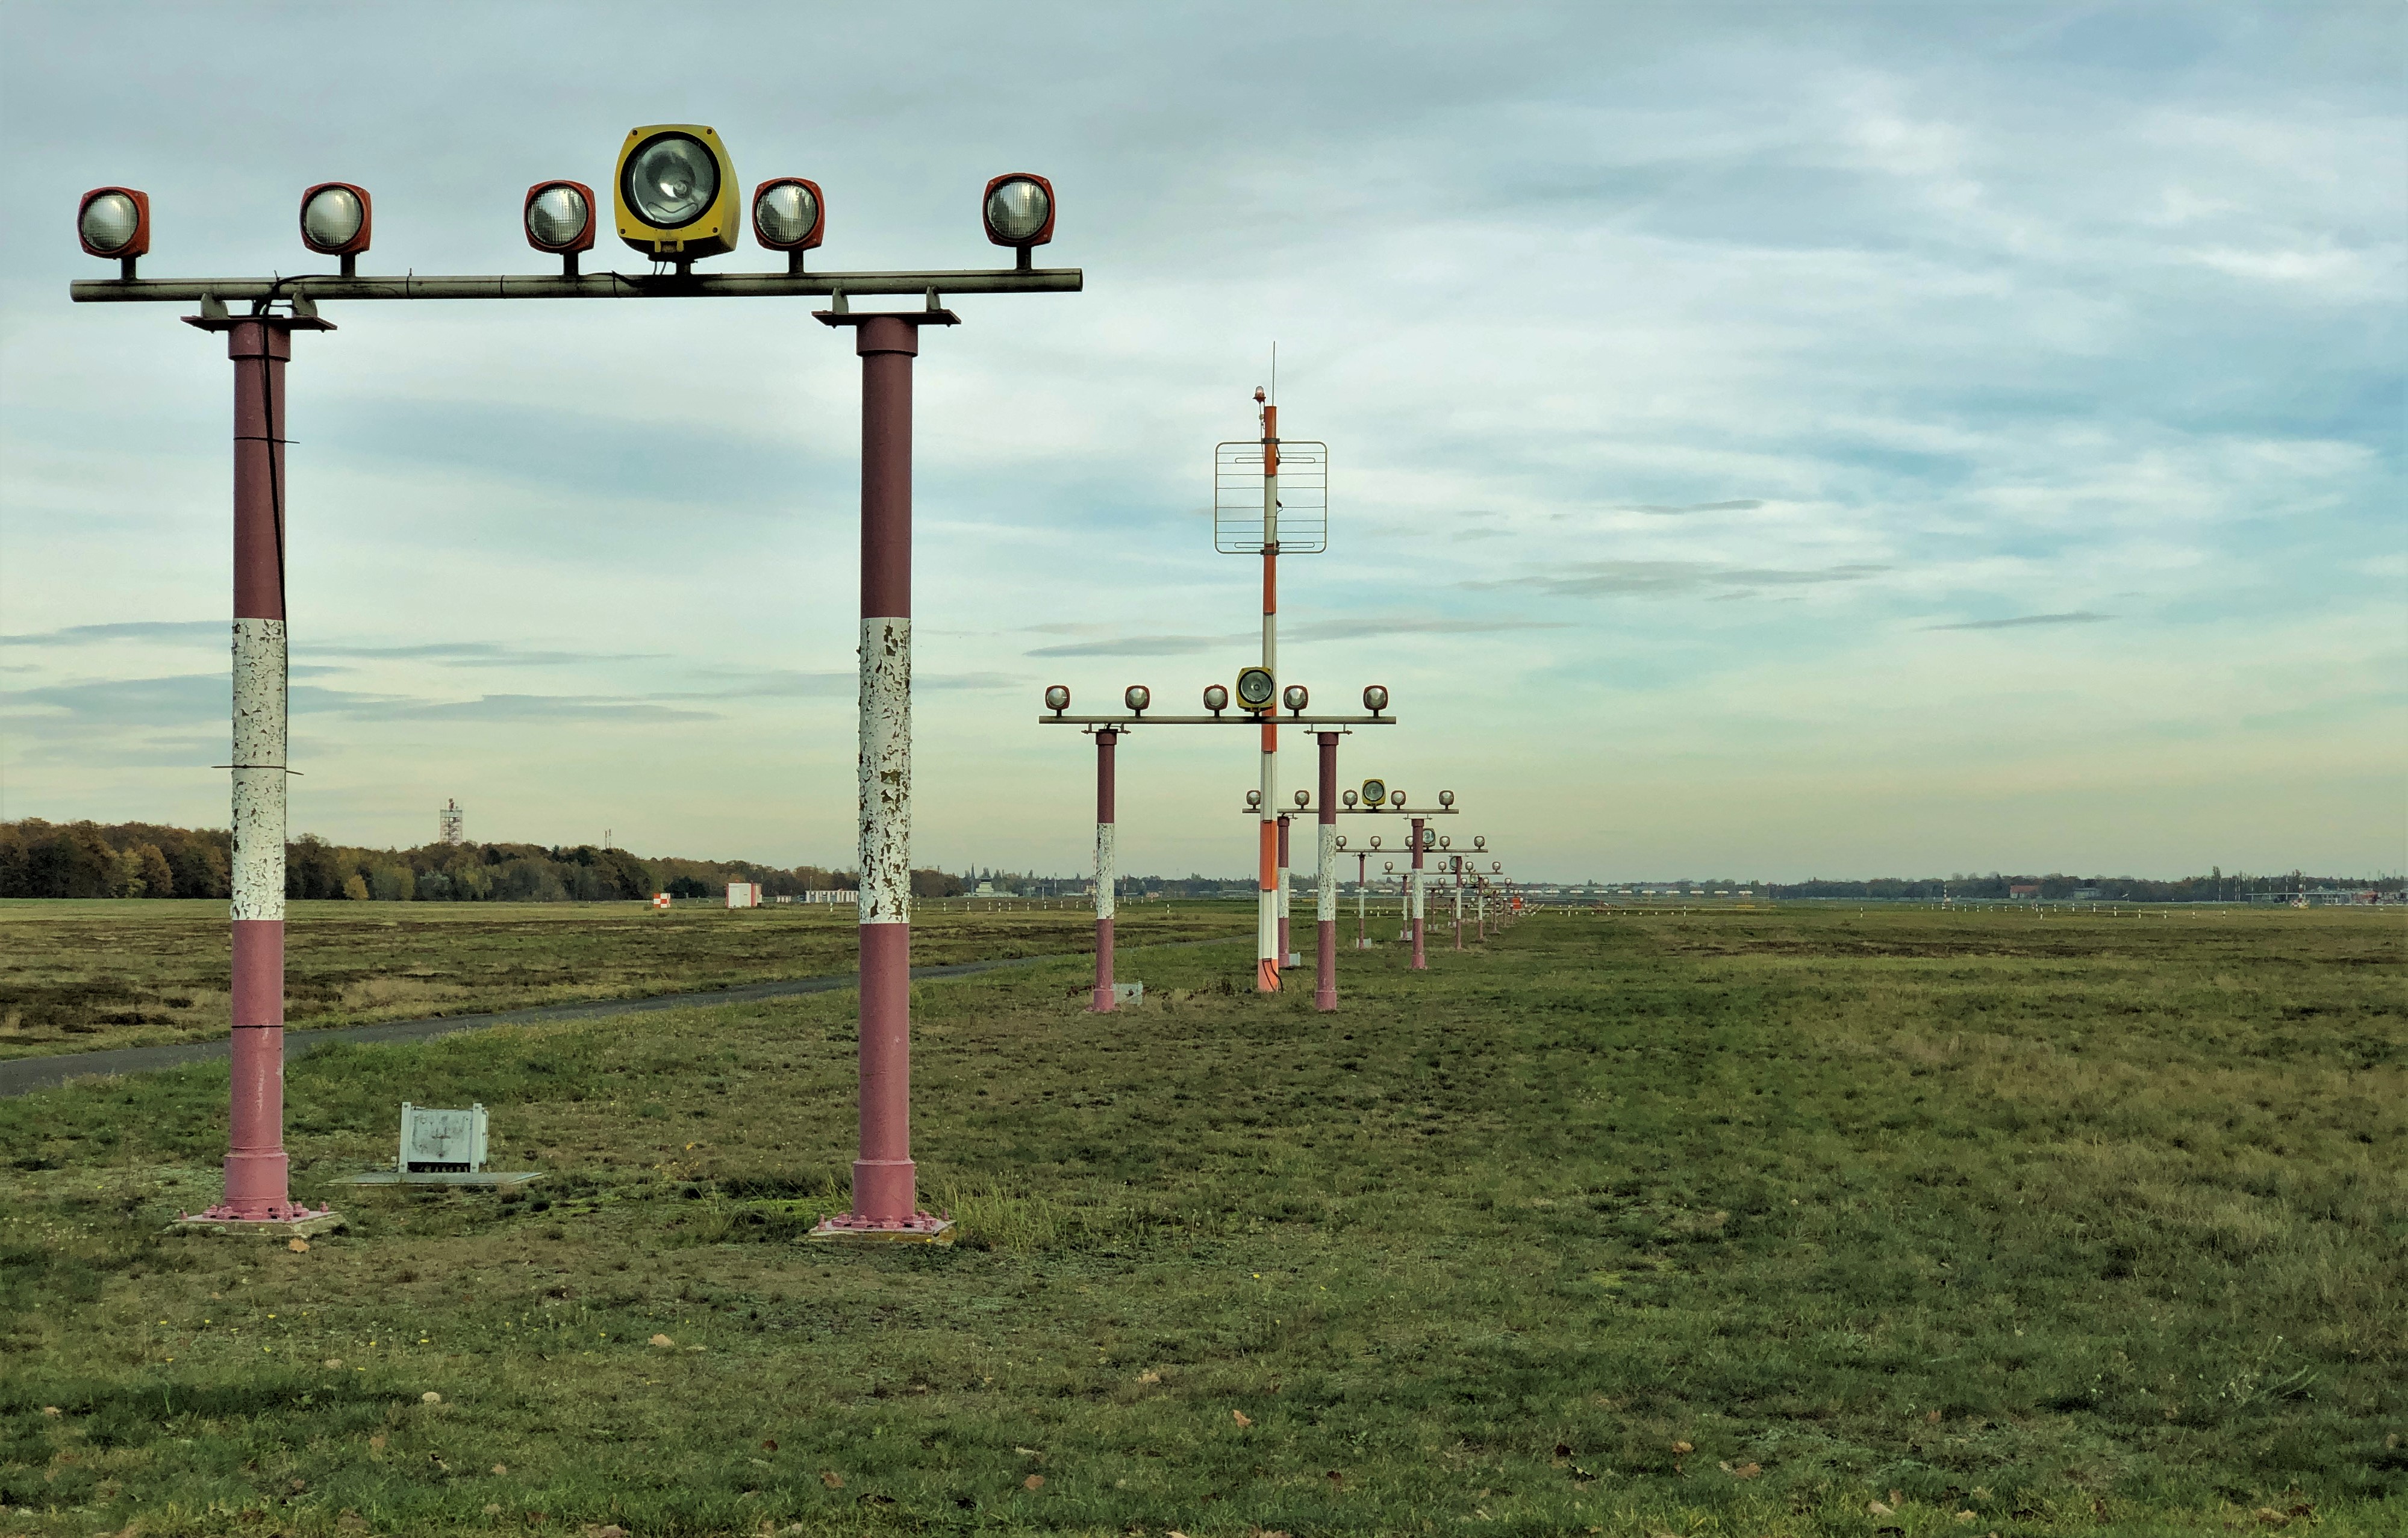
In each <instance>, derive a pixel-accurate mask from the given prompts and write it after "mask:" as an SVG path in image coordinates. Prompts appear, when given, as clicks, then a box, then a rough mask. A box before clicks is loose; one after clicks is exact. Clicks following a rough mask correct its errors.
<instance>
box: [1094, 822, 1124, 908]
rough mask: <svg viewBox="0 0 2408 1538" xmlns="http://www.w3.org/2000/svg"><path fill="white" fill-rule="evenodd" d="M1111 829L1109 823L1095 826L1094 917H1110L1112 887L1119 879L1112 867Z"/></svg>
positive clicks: (1100, 823) (1099, 823) (1111, 825)
mask: <svg viewBox="0 0 2408 1538" xmlns="http://www.w3.org/2000/svg"><path fill="white" fill-rule="evenodd" d="M1112 828H1113V824H1111V823H1109V822H1098V823H1097V824H1096V917H1097V919H1110V918H1111V916H1112V886H1113V884H1114V883H1115V882H1117V881H1118V880H1119V879H1120V876H1119V874H1118V873H1117V872H1116V871H1115V870H1114V869H1113V866H1112Z"/></svg>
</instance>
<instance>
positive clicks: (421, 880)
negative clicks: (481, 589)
mask: <svg viewBox="0 0 2408 1538" xmlns="http://www.w3.org/2000/svg"><path fill="white" fill-rule="evenodd" d="M233 857H234V835H233V834H232V833H230V832H228V831H227V830H226V829H223V828H178V827H171V826H168V825H166V824H164V823H156V822H118V823H98V822H60V823H53V822H46V821H43V820H42V819H39V818H26V819H22V820H21V821H16V822H0V897H87V898H89V897H225V896H228V895H230V876H229V871H230V868H231V865H232V862H233ZM734 882H753V883H755V884H757V885H759V887H760V888H761V890H762V892H763V894H764V895H766V896H770V897H791V896H799V895H800V894H802V893H804V892H807V891H831V890H833V891H850V890H856V889H858V887H859V886H860V878H859V876H857V875H855V873H853V872H852V871H839V870H827V869H823V868H822V867H820V866H817V865H796V866H793V867H791V868H788V867H781V866H776V865H764V864H759V863H756V862H752V861H745V860H689V859H683V858H681V857H677V856H659V857H655V858H652V859H650V860H645V859H639V858H638V857H637V856H635V855H633V854H630V853H628V852H627V851H626V850H624V849H603V848H596V847H594V846H592V845H590V844H581V845H577V846H574V847H562V846H557V845H555V846H552V847H546V846H543V845H538V844H479V843H468V844H443V843H435V844H423V845H420V846H419V847H416V848H412V849H371V848H365V847H357V846H353V845H345V844H330V843H328V842H326V841H325V840H324V839H322V838H320V837H318V836H317V835H316V834H315V833H303V834H302V835H301V836H300V837H299V838H297V839H294V841H292V842H291V843H289V844H287V845H286V846H285V847H284V895H285V896H286V898H288V899H290V900H293V901H298V902H307V901H327V900H339V899H345V898H348V899H351V900H352V901H355V902H386V903H401V902H417V903H441V902H452V903H478V902H487V903H607V902H625V901H630V900H642V899H646V898H650V897H651V896H652V894H653V893H655V892H662V891H666V892H667V893H668V894H669V895H670V896H672V897H684V898H714V899H715V898H720V897H723V896H724V895H725V893H726V890H727V888H728V886H729V884H730V883H734ZM911 890H912V894H913V895H914V896H918V897H952V896H956V895H958V894H959V893H960V892H961V890H962V884H961V880H960V878H959V877H957V876H948V875H946V874H945V873H944V872H942V871H935V870H925V871H913V872H912V873H911Z"/></svg>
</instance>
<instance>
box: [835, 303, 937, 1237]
mask: <svg viewBox="0 0 2408 1538" xmlns="http://www.w3.org/2000/svg"><path fill="white" fill-rule="evenodd" d="M818 318H819V320H821V321H822V322H824V323H825V324H827V325H832V326H844V325H850V326H853V327H854V328H855V329H854V332H853V350H854V351H855V352H856V353H857V354H858V355H859V356H860V358H861V695H860V700H861V757H860V765H859V776H860V792H861V801H860V831H861V843H860V858H861V963H860V964H861V1046H860V1051H861V1058H860V1082H861V1157H860V1158H858V1159H856V1160H854V1161H853V1210H852V1211H851V1212H849V1213H845V1214H842V1215H840V1216H838V1217H834V1218H828V1219H826V1220H825V1221H824V1223H822V1224H821V1232H873V1233H890V1234H898V1235H908V1234H934V1233H939V1232H943V1230H944V1229H945V1228H946V1227H948V1226H949V1225H948V1224H947V1223H945V1222H944V1221H943V1220H942V1219H939V1218H935V1217H932V1216H930V1215H929V1214H927V1213H925V1212H922V1211H920V1210H919V1193H918V1188H917V1179H916V1176H917V1171H916V1168H915V1166H914V1165H913V1164H912V1162H911V360H912V359H913V358H914V357H916V356H918V354H919V351H920V330H919V328H920V327H921V326H923V325H952V324H953V323H954V320H955V317H954V316H953V312H952V311H950V310H940V309H932V310H926V311H905V312H901V313H895V314H876V313H864V314H852V313H838V312H834V311H826V310H823V311H820V312H819V315H818Z"/></svg>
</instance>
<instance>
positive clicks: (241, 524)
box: [193, 316, 330, 1223]
mask: <svg viewBox="0 0 2408 1538" xmlns="http://www.w3.org/2000/svg"><path fill="white" fill-rule="evenodd" d="M193 323H194V324H197V325H201V326H202V327H203V329H205V330H210V331H223V332H225V333H226V356H227V357H228V358H230V359H232V360H233V362H234V860H233V868H232V872H231V875H232V885H233V890H234V905H233V929H234V935H233V950H234V956H233V968H232V974H233V975H232V986H231V989H230V992H231V995H232V1004H233V1010H232V1016H233V1022H232V1023H233V1033H234V1040H233V1042H232V1054H231V1056H232V1065H231V1073H230V1081H231V1083H230V1089H231V1104H230V1106H229V1112H230V1115H229V1118H228V1121H229V1126H228V1135H227V1139H226V1159H225V1200H224V1201H223V1202H222V1203H219V1204H218V1205H216V1206H214V1207H211V1208H210V1209H208V1211H207V1212H206V1213H204V1214H202V1216H203V1217H204V1218H209V1219H211V1220H215V1221H221V1222H222V1221H228V1220H234V1221H243V1222H267V1223H276V1222H292V1221H294V1220H295V1219H298V1218H315V1217H321V1216H323V1213H322V1211H312V1210H311V1209H310V1208H308V1207H307V1206H303V1205H300V1204H298V1203H294V1201H293V1199H292V1186H291V1179H290V1176H291V1169H290V1165H289V1161H287V1159H286V1157H285V1152H284V837H285V805H284V779H285V773H286V763H285V717H286V688H285V680H286V677H287V668H286V653H285V616H284V508H285V498H284V443H285V434H284V365H285V363H287V362H288V361H289V360H290V359H291V358H292V356H293V331H294V327H295V326H296V325H297V326H299V327H300V328H301V329H303V330H325V329H330V328H328V327H327V326H326V324H325V322H323V321H311V320H298V321H296V320H293V319H292V318H289V317H284V316H274V317H269V316H257V317H249V316H247V317H243V318H240V319H237V320H203V319H201V318H197V317H195V318H193Z"/></svg>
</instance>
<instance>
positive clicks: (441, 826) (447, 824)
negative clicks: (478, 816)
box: [435, 797, 468, 844]
mask: <svg viewBox="0 0 2408 1538" xmlns="http://www.w3.org/2000/svg"><path fill="white" fill-rule="evenodd" d="M435 836H436V837H437V839H439V840H440V841H442V842H443V843H446V844H466V843H467V842H468V814H467V813H466V812H464V811H462V810H460V803H459V800H458V799H457V798H456V797H455V798H453V799H452V800H449V801H446V802H445V803H444V804H443V809H442V810H441V811H439V812H437V813H436V814H435Z"/></svg>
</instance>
